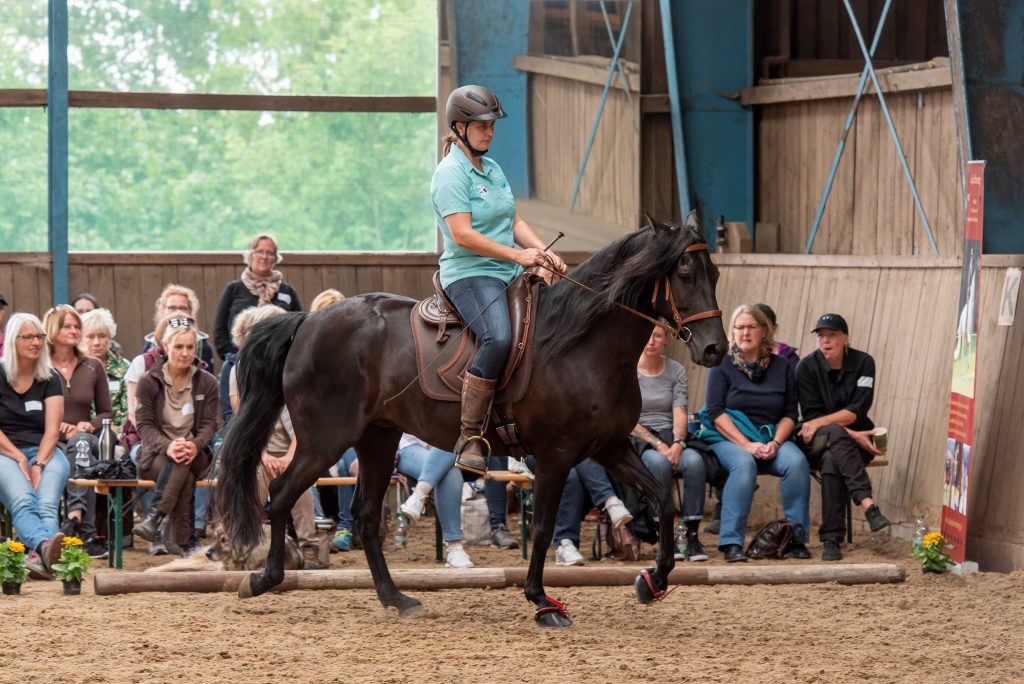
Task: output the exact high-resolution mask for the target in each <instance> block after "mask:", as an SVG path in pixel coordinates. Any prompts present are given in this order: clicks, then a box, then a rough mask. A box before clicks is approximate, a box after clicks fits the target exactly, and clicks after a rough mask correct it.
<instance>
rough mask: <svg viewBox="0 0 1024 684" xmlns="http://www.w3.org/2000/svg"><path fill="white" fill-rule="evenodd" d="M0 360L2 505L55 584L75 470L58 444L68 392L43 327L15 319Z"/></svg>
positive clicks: (41, 573)
mask: <svg viewBox="0 0 1024 684" xmlns="http://www.w3.org/2000/svg"><path fill="white" fill-rule="evenodd" d="M4 337H5V338H6V339H7V340H8V344H7V345H6V347H5V348H4V351H3V356H2V357H0V503H2V504H3V506H4V508H6V509H7V510H8V511H10V513H11V518H12V519H13V522H14V527H15V529H16V530H17V531H18V536H19V537H20V538H21V540H22V542H24V543H25V546H26V547H27V548H28V549H29V553H28V556H27V558H26V561H25V564H26V565H27V566H28V567H29V569H30V570H31V571H32V574H33V575H34V576H36V577H40V578H47V579H52V575H51V574H50V567H51V566H52V565H53V564H54V563H55V562H57V558H58V557H59V556H60V551H61V540H62V539H63V538H64V534H63V533H62V532H59V531H58V529H57V528H58V525H59V522H60V521H59V518H58V510H59V508H60V500H61V495H62V494H63V492H64V485H65V484H66V483H67V481H68V476H69V474H70V472H71V469H70V467H69V465H68V461H67V459H66V458H65V457H64V452H62V451H61V449H60V447H59V446H58V444H57V439H58V438H59V436H60V419H61V415H62V414H63V411H64V391H63V388H62V386H61V380H60V378H59V377H58V376H57V373H56V371H54V370H53V369H52V368H51V367H50V361H49V354H48V353H47V348H46V344H45V341H44V340H45V338H46V336H45V335H44V334H43V324H42V323H41V322H40V321H39V319H38V318H36V317H35V316H33V315H31V314H23V313H19V314H14V315H13V316H12V317H11V320H10V322H9V323H8V324H7V326H6V327H5V329H4Z"/></svg>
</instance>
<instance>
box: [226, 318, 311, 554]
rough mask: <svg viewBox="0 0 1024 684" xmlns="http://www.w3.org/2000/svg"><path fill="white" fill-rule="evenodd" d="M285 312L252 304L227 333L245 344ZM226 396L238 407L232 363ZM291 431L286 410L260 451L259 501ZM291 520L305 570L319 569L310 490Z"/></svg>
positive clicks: (291, 451)
mask: <svg viewBox="0 0 1024 684" xmlns="http://www.w3.org/2000/svg"><path fill="white" fill-rule="evenodd" d="M283 313H285V311H284V309H282V308H281V307H278V306H273V305H268V306H258V307H257V306H254V307H251V308H248V309H246V310H244V311H242V312H241V313H240V314H239V315H238V316H237V317H236V318H235V324H234V326H232V330H231V335H232V338H233V341H234V343H235V345H236V347H238V348H241V347H242V346H243V345H244V344H245V338H246V337H247V336H248V334H249V331H250V330H251V329H252V327H253V326H254V325H256V324H257V323H259V322H261V321H265V320H267V319H268V318H271V317H273V316H279V315H281V314H283ZM229 397H230V401H231V406H232V409H233V410H237V409H238V407H239V406H240V397H239V393H238V374H237V373H236V369H235V367H234V366H232V367H231V375H230V378H229ZM295 446H296V440H295V431H294V430H293V429H292V421H291V417H290V416H289V415H288V409H287V408H286V409H284V410H283V411H281V416H280V417H279V418H278V421H277V424H276V425H275V426H274V431H273V432H272V433H271V435H270V440H269V441H268V442H267V446H266V448H265V449H264V450H263V457H262V459H261V461H260V465H259V468H258V473H257V483H258V485H257V496H259V498H260V501H263V502H266V501H267V499H268V498H269V496H270V481H271V480H273V479H274V478H275V477H277V476H278V475H280V474H281V473H283V472H284V471H285V468H287V467H288V464H290V463H291V462H292V457H293V456H294V455H295ZM291 514H292V523H293V525H294V527H295V536H296V537H297V539H298V543H299V549H300V550H301V551H302V557H303V560H304V561H305V563H304V564H303V569H305V570H321V569H323V567H324V566H323V564H321V563H320V559H319V549H320V543H319V541H318V540H317V536H316V515H315V513H314V506H313V490H312V488H310V489H307V490H306V491H305V492H303V493H302V496H300V497H299V499H298V500H297V501H296V502H295V505H294V506H293V507H292V511H291Z"/></svg>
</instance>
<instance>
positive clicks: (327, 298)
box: [309, 288, 345, 312]
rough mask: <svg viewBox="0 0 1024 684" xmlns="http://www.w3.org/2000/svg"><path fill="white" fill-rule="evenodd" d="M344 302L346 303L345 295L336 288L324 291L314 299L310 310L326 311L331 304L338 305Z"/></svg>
mask: <svg viewBox="0 0 1024 684" xmlns="http://www.w3.org/2000/svg"><path fill="white" fill-rule="evenodd" d="M343 301H345V295H343V294H341V293H340V292H338V291H337V290H335V289H334V288H330V289H328V290H324V291H323V292H321V293H320V294H318V295H317V296H316V297H314V298H313V303H312V304H310V306H309V310H310V311H311V312H316V311H320V310H321V309H326V308H327V307H329V306H330V305H331V304H337V303H338V302H343Z"/></svg>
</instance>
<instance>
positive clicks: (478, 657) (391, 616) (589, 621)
mask: <svg viewBox="0 0 1024 684" xmlns="http://www.w3.org/2000/svg"><path fill="white" fill-rule="evenodd" d="M706 541H710V542H713V541H714V539H713V538H710V539H708V540H706ZM855 542H856V543H855V545H854V546H853V547H848V548H847V549H846V560H845V561H844V562H878V561H888V562H895V563H900V564H902V565H904V567H905V568H906V569H907V580H906V582H905V583H903V584H897V585H862V586H852V587H844V586H839V585H835V584H823V585H813V586H809V585H803V586H751V587H738V586H720V587H715V586H708V587H683V588H681V589H679V590H678V591H676V592H675V593H673V594H672V595H671V596H669V597H668V598H667V599H666V600H665V601H664V602H663V603H661V604H659V605H654V606H640V605H638V604H637V603H636V601H635V599H634V597H633V594H632V589H631V588H629V587H612V588H587V589H553V590H551V591H550V593H551V594H552V595H553V596H556V597H560V598H561V599H564V600H565V601H567V602H568V603H569V607H570V610H571V613H572V616H573V618H574V620H575V624H574V625H573V626H572V627H570V628H568V629H564V630H557V631H551V630H541V629H538V628H537V627H535V626H534V622H533V611H532V608H531V606H530V605H528V604H527V603H526V601H525V600H524V598H523V595H522V592H521V590H519V589H502V590H477V589H466V590H448V591H435V592H415V593H414V594H413V595H415V596H416V597H417V598H419V599H420V600H422V601H423V604H424V607H425V609H426V610H425V612H424V613H423V614H421V615H420V616H419V617H416V618H407V619H403V618H399V617H398V615H397V613H396V612H394V611H386V610H384V609H383V608H382V607H381V606H380V604H379V603H378V602H377V599H376V596H375V595H374V593H373V592H371V591H298V592H292V593H287V594H271V595H265V596H261V597H258V598H255V599H250V600H248V601H242V600H240V599H238V598H236V596H235V595H233V594H133V595H121V596H109V597H104V596H96V595H95V594H94V593H93V590H92V585H91V582H90V583H88V584H87V586H85V587H83V593H82V596H80V597H65V596H63V595H62V593H61V586H60V584H59V583H56V582H38V581H30V582H29V583H27V584H26V585H25V586H24V588H23V594H22V596H20V597H7V596H4V597H0V606H2V609H3V611H2V613H3V615H4V620H5V623H6V628H5V629H3V630H0V648H2V651H3V653H5V654H6V656H7V657H6V660H7V663H6V664H5V666H3V667H2V668H0V682H146V683H157V682H175V683H178V684H180V683H182V682H199V681H202V682H285V681H293V682H403V683H404V682H440V681H445V682H447V681H466V682H538V681H565V682H588V683H589V682H729V683H730V684H734V683H737V682H847V681H851V682H852V681H872V682H918V681H971V682H1017V681H1024V591H1021V588H1022V585H1024V573H1020V572H1018V573H1013V574H1010V575H1000V574H989V573H982V574H978V575H974V576H965V577H958V576H952V575H944V576H935V575H928V576H925V575H922V574H921V573H920V571H919V570H918V569H917V567H916V566H915V565H914V563H913V561H911V560H910V559H909V558H908V556H907V554H908V550H909V545H908V544H907V543H906V542H904V541H901V540H897V539H893V538H890V537H888V536H884V535H881V536H875V537H870V536H868V535H866V534H861V535H860V536H859V537H858V538H857V539H856V540H855ZM588 548H589V547H588ZM469 551H470V555H471V556H472V558H473V560H474V561H475V562H476V564H477V565H478V566H491V567H499V566H512V565H521V564H523V563H524V561H522V560H521V558H520V555H519V552H518V551H502V550H499V549H492V548H485V547H471V548H470V549H469ZM645 551H647V552H648V553H649V554H650V553H652V549H651V547H645ZM812 552H814V553H815V555H816V556H817V555H818V554H820V546H817V545H813V546H812ZM388 555H389V561H390V562H391V564H392V566H393V567H436V564H435V561H434V560H433V555H434V554H433V526H432V525H431V524H429V522H428V523H427V524H426V525H423V524H422V523H421V525H420V526H418V527H417V528H415V529H414V532H413V534H412V536H411V539H410V545H409V547H408V548H406V549H404V550H401V551H392V550H389V554H388ZM167 560H169V557H167V556H163V557H160V558H151V557H149V556H148V555H146V554H144V553H142V552H140V551H137V550H128V551H127V552H126V556H125V561H126V568H127V569H132V570H138V569H141V568H144V567H148V566H151V565H153V564H155V563H162V562H166V561H167ZM331 561H332V567H334V568H341V567H349V568H359V567H365V559H364V558H363V555H362V552H351V553H345V554H340V553H339V554H334V555H332V556H331ZM793 562H799V561H793ZM99 563H105V561H99V562H98V564H99ZM594 563H597V562H596V561H595V562H594ZM600 563H601V564H602V565H605V564H613V562H612V561H608V560H604V561H600ZM711 563H713V564H721V563H722V560H721V557H720V556H719V555H718V554H717V553H714V554H713V555H712V560H711ZM97 572H113V571H109V570H107V569H106V568H105V567H104V568H97ZM451 572H457V571H455V570H451Z"/></svg>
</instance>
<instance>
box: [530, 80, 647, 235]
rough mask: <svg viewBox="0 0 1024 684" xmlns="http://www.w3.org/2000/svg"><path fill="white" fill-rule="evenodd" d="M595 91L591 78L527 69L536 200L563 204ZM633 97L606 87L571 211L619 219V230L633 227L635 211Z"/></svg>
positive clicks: (594, 104) (636, 102)
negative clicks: (563, 75)
mask: <svg viewBox="0 0 1024 684" xmlns="http://www.w3.org/2000/svg"><path fill="white" fill-rule="evenodd" d="M605 61H606V62H607V60H605ZM604 68H605V69H606V68H607V67H604ZM635 78H636V77H635V75H634V79H635ZM634 87H636V83H635V82H634ZM601 90H602V86H601V85H599V84H597V83H593V82H584V81H579V80H573V79H569V78H562V77H558V76H551V75H546V74H538V73H533V74H530V85H529V95H528V98H529V105H528V106H529V112H530V123H529V135H530V166H531V175H532V179H533V181H532V185H533V192H534V197H535V198H536V199H538V200H541V201H544V202H550V203H552V204H554V205H558V206H562V207H565V206H568V204H569V199H570V198H571V197H572V191H573V187H574V185H575V183H576V174H577V173H578V172H579V169H580V164H581V163H582V161H583V153H584V151H585V150H586V146H587V139H588V138H589V136H590V131H591V129H592V128H593V125H594V115H595V114H596V112H597V109H598V105H599V104H600V100H601ZM639 101H640V98H639V94H638V93H637V92H636V91H635V90H634V91H631V92H630V91H626V90H624V89H622V88H612V89H611V90H610V91H609V93H608V101H607V103H606V104H605V108H604V114H603V115H602V117H601V123H600V128H599V129H598V134H597V138H596V140H595V142H594V147H593V149H592V150H591V153H590V159H589V161H588V163H587V170H586V173H585V174H584V176H583V184H582V185H581V186H580V193H579V198H578V199H577V201H576V208H575V211H574V213H579V214H589V215H591V216H595V217H597V218H599V219H603V220H605V221H609V222H612V223H616V224H619V225H621V226H623V227H624V229H625V230H624V232H625V231H626V230H632V229H634V228H635V227H636V225H637V220H638V217H639V216H640V158H639V146H638V142H639V130H638V127H639V116H640V114H639V111H640V109H639Z"/></svg>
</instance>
